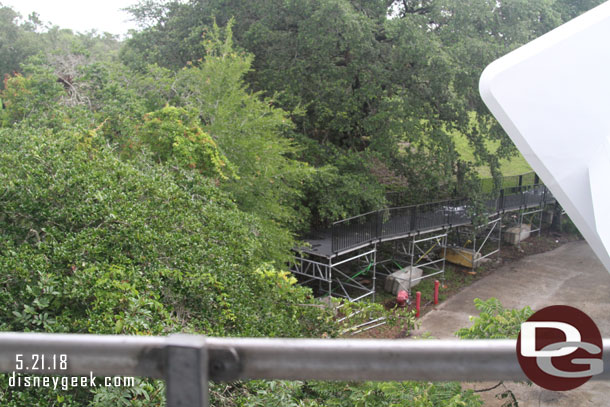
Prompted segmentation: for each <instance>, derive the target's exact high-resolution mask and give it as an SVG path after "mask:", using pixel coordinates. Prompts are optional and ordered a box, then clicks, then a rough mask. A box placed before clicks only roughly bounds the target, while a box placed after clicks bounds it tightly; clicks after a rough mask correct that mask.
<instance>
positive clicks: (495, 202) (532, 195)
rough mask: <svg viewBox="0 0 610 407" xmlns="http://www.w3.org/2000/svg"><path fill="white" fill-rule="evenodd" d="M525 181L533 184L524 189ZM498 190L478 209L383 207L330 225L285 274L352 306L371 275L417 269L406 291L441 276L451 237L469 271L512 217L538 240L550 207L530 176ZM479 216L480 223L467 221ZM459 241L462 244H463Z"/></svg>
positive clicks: (495, 246) (461, 203) (457, 203)
mask: <svg viewBox="0 0 610 407" xmlns="http://www.w3.org/2000/svg"><path fill="white" fill-rule="evenodd" d="M529 178H531V179H532V181H533V182H534V183H533V184H528V185H524V184H523V182H524V180H526V181H529ZM502 186H503V189H501V190H500V192H499V193H498V194H497V195H496V196H494V197H491V198H489V199H487V200H486V201H484V202H482V203H480V204H478V205H473V203H472V202H470V201H469V200H465V199H453V200H447V201H440V202H431V203H425V204H420V205H410V206H399V207H393V208H384V209H381V210H377V211H372V212H368V213H365V214H362V215H358V216H354V217H351V218H347V219H343V220H340V221H337V222H334V223H333V224H332V227H331V228H330V229H327V230H323V231H317V232H316V233H315V235H313V236H310V237H309V238H307V239H305V240H306V241H307V242H308V244H307V245H306V246H305V247H299V248H295V249H294V250H295V252H296V255H295V257H294V260H293V262H292V265H291V270H292V272H293V273H295V274H297V275H299V276H301V277H302V279H301V280H302V281H301V282H302V283H311V282H317V283H318V290H319V292H320V293H323V294H324V295H328V296H337V297H343V298H346V299H348V300H349V301H357V300H359V299H362V298H366V297H369V296H370V297H372V298H373V299H374V297H375V284H376V280H377V273H379V274H380V275H384V276H387V275H389V274H391V273H392V272H394V271H397V270H404V269H405V268H407V267H410V268H411V270H412V269H413V268H414V267H418V268H421V269H422V270H423V274H422V276H421V277H416V278H413V277H412V275H413V273H411V277H410V281H409V286H408V287H409V291H410V290H411V287H412V286H413V284H414V283H416V282H418V281H420V280H422V279H425V278H428V277H432V276H436V275H441V278H442V277H444V272H445V262H446V258H447V247H448V246H449V237H448V236H449V233H450V232H453V231H455V232H457V233H456V234H455V235H456V236H457V245H456V244H452V245H451V247H458V248H459V247H461V248H466V246H468V245H470V244H472V264H471V266H472V268H473V269H475V268H476V267H477V266H478V264H479V263H480V261H481V260H482V259H485V258H487V257H489V256H492V255H494V254H496V253H498V252H499V251H500V249H501V241H502V228H503V227H505V226H506V225H507V224H510V221H511V219H510V217H511V216H512V217H513V218H514V220H515V221H517V223H518V225H519V228H520V229H519V234H521V227H522V225H523V224H524V222H531V224H532V225H533V226H534V228H533V229H532V230H531V232H534V233H535V232H538V234H540V230H541V226H542V223H541V222H542V212H543V210H544V207H545V205H546V204H547V203H550V202H554V200H553V198H552V196H551V195H550V194H549V193H548V190H547V188H546V187H545V186H544V185H541V184H539V183H538V177H537V176H536V175H535V174H533V173H532V174H528V175H520V176H515V177H511V178H507V179H505V180H504V182H503V185H502ZM477 212H478V213H479V215H480V216H477V219H481V218H483V219H484V221H483V224H479V222H474V221H473V216H475V215H476V213H477ZM503 219H504V220H508V222H503ZM461 236H462V237H463V236H467V237H468V239H467V242H466V243H465V244H464V243H463V241H464V239H461V238H460V237H461ZM392 246H393V249H391V250H390V251H391V255H390V258H388V259H381V256H380V254H381V253H383V252H384V250H383V249H384V248H386V247H390V248H391V247H392ZM380 249H382V250H381V251H380ZM468 250H470V249H468ZM357 266H359V267H357ZM378 267H379V269H378ZM395 267H396V268H397V269H395Z"/></svg>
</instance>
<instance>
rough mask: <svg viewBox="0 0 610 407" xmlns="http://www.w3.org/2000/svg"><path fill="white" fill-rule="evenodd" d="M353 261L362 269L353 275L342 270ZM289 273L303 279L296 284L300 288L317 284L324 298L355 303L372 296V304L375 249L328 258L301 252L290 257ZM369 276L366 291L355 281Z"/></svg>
mask: <svg viewBox="0 0 610 407" xmlns="http://www.w3.org/2000/svg"><path fill="white" fill-rule="evenodd" d="M357 260H362V261H363V262H364V264H366V267H365V268H364V269H362V270H359V271H357V272H353V271H349V270H347V269H346V268H345V267H346V266H348V265H349V264H350V263H351V264H353V263H356V261H357ZM340 266H342V267H340ZM291 271H292V272H293V273H294V274H297V275H300V276H303V277H305V278H306V279H305V280H303V281H300V283H301V284H307V283H310V282H312V281H317V282H318V289H319V291H320V292H321V293H326V295H328V296H334V297H342V298H346V299H348V300H349V301H358V300H361V299H363V298H366V297H369V296H372V299H373V301H374V300H375V284H376V280H377V245H376V244H375V245H373V246H372V247H369V248H365V249H363V250H359V251H355V252H351V253H348V254H346V255H342V256H333V257H329V258H324V257H318V256H315V255H312V254H311V253H303V252H301V253H299V255H298V256H295V257H294V260H293V262H292V267H291ZM369 272H370V273H371V282H370V287H367V285H365V284H363V283H362V282H361V281H359V280H357V278H358V277H360V276H362V275H363V274H365V273H369Z"/></svg>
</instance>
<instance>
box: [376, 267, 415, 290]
mask: <svg viewBox="0 0 610 407" xmlns="http://www.w3.org/2000/svg"><path fill="white" fill-rule="evenodd" d="M411 274H412V276H411ZM422 275H423V270H422V269H420V268H418V267H413V272H412V273H411V267H410V266H409V267H405V268H403V269H400V270H398V271H396V272H394V273H392V274H390V275H389V276H387V277H386V279H385V285H384V289H385V290H386V291H387V292H389V293H392V294H393V295H396V294H398V292H399V291H401V290H405V291H409V278H411V279H412V280H415V279H418V278H420V277H421V276H422ZM420 281H421V280H417V281H412V282H411V288H413V287H415V286H416V285H417V284H418V283H419V282H420Z"/></svg>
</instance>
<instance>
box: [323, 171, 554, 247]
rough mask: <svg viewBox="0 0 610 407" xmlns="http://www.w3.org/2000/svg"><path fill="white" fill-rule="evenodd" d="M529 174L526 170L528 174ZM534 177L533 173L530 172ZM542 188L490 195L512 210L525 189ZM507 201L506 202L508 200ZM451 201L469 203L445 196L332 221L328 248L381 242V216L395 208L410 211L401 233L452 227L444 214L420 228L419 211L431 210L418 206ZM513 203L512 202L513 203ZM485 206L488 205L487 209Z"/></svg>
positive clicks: (522, 201)
mask: <svg viewBox="0 0 610 407" xmlns="http://www.w3.org/2000/svg"><path fill="white" fill-rule="evenodd" d="M528 174H529V173H528ZM534 176H535V174H534ZM522 178H523V175H521V176H516V179H517V180H522ZM538 187H543V188H544V189H545V190H546V187H544V186H543V185H541V184H526V185H517V186H511V187H506V188H503V189H501V190H500V191H499V193H498V195H497V196H496V197H495V198H494V199H495V200H496V204H495V205H494V206H495V209H494V210H495V211H497V212H504V211H506V210H509V211H510V210H516V209H519V208H523V207H525V206H528V202H527V201H526V196H525V194H524V192H525V191H529V190H534V189H535V188H538ZM515 197H516V198H517V201H514V198H515ZM509 200H510V201H509ZM507 201H508V202H511V205H510V206H509V207H508V208H507V207H506V203H507ZM545 201H546V193H544V192H543V193H542V195H541V198H540V201H539V202H538V203H537V205H544V204H545ZM452 203H461V204H463V205H462V206H468V205H469V203H468V202H467V201H465V200H464V198H457V199H449V200H440V201H434V202H425V203H421V204H416V205H407V206H397V207H391V208H383V209H379V210H377V211H370V212H367V213H363V214H361V215H356V216H352V217H349V218H346V219H342V220H339V221H336V222H333V224H332V228H331V250H332V252H333V253H335V254H336V253H339V252H341V251H344V250H350V249H353V248H355V247H362V245H366V244H370V243H373V242H378V241H381V240H382V239H383V238H385V237H386V236H385V235H384V230H385V229H384V227H383V226H384V215H386V214H389V213H395V212H397V211H403V212H405V211H409V210H410V211H412V214H411V217H412V219H411V221H410V222H408V228H407V223H405V229H404V230H402V231H401V232H402V234H405V233H418V232H420V231H422V230H426V229H429V228H430V227H439V228H440V227H444V228H448V227H451V226H452V222H451V221H450V219H451V218H450V216H448V215H447V213H446V214H445V221H444V222H440V223H439V222H436V221H434V220H428V222H427V223H428V224H427V225H424V227H423V228H422V227H421V226H422V225H421V221H422V220H425V219H424V218H421V216H422V214H430V213H432V212H431V211H425V210H424V211H422V209H428V208H429V209H431V210H433V209H434V208H439V209H441V208H443V205H444V206H449V205H450V204H452ZM515 203H516V205H515ZM488 209H489V208H488ZM358 221H362V222H361V224H360V226H359V224H358V223H357V222H358ZM346 229H348V232H350V233H345V230H346ZM394 234H395V235H401V233H399V232H397V231H395V232H394Z"/></svg>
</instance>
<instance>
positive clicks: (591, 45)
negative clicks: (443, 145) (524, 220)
mask: <svg viewBox="0 0 610 407" xmlns="http://www.w3.org/2000/svg"><path fill="white" fill-rule="evenodd" d="M608 39H610V2H607V3H604V4H602V5H600V6H598V7H596V8H594V9H593V10H591V11H589V12H587V13H585V14H583V15H582V16H580V17H578V18H576V19H574V20H572V21H570V22H569V23H567V24H564V25H562V26H561V27H559V28H557V29H555V30H553V31H551V32H549V33H547V34H545V35H544V36H542V37H540V38H538V39H536V40H534V41H532V42H530V43H528V44H527V45H525V46H523V47H521V48H519V49H517V50H515V51H513V52H511V53H510V54H508V55H506V56H504V57H502V58H500V59H498V60H496V61H495V62H493V63H492V64H490V65H489V66H488V67H487V69H485V71H484V72H483V75H482V76H481V81H480V92H481V95H482V97H483V100H484V101H485V103H486V104H487V106H488V107H489V109H490V110H491V112H492V113H493V114H494V116H495V117H496V118H497V119H498V121H499V122H500V124H501V125H502V127H503V128H504V129H505V130H506V132H507V133H508V135H509V136H510V137H511V138H512V140H513V141H514V142H515V144H516V146H517V148H518V149H519V150H520V151H521V153H522V154H523V156H524V157H525V159H526V160H527V162H528V163H529V164H530V165H531V166H532V168H533V169H534V171H535V172H536V173H537V174H538V175H539V176H540V177H541V179H542V181H543V182H544V184H545V185H546V186H547V187H548V188H549V189H550V190H551V192H552V193H553V195H554V196H555V197H556V198H557V200H558V201H559V202H560V203H561V205H562V206H563V208H564V209H565V210H566V212H567V213H568V215H569V216H570V218H571V219H572V220H573V221H574V223H575V224H576V226H577V227H578V229H579V230H580V231H581V233H582V234H583V236H584V237H585V239H586V240H587V241H588V243H589V244H590V245H591V247H592V248H593V251H594V252H595V254H596V255H597V256H598V257H599V259H600V260H601V261H602V263H603V264H604V266H605V267H606V269H607V270H608V271H609V272H610V255H609V250H610V75H609V74H608V73H609V71H608V67H610V46H608Z"/></svg>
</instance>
